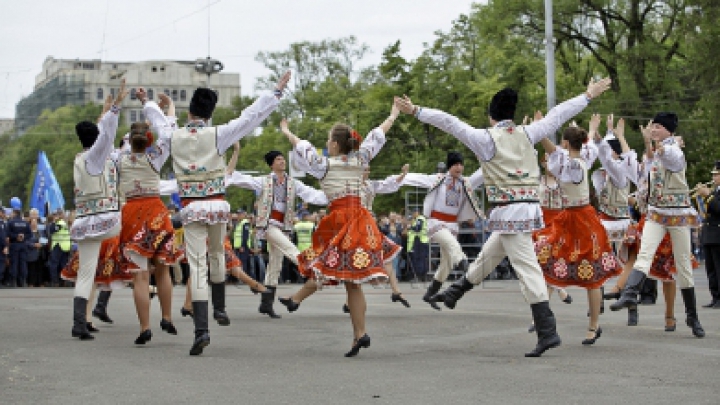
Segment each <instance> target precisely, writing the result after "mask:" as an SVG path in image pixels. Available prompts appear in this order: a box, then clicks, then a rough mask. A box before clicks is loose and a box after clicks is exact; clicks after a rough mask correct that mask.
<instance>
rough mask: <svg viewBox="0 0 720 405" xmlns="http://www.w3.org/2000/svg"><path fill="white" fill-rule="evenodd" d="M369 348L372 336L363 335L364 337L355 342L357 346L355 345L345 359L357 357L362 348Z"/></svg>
mask: <svg viewBox="0 0 720 405" xmlns="http://www.w3.org/2000/svg"><path fill="white" fill-rule="evenodd" d="M361 347H364V348H368V347H370V336H368V334H367V333H366V334H364V335H362V337H361V338H360V339H358V340H356V341H355V344H354V345H353V347H352V349H350V351H349V352H347V353H345V357H355V356H357V354H358V353H359V352H360V348H361Z"/></svg>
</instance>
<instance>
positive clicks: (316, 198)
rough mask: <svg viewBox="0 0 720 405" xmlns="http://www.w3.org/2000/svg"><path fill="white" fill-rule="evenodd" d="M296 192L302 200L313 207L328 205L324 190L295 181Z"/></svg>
mask: <svg viewBox="0 0 720 405" xmlns="http://www.w3.org/2000/svg"><path fill="white" fill-rule="evenodd" d="M295 192H296V193H297V196H298V197H300V199H301V200H303V201H305V202H306V203H308V204H313V205H328V204H329V201H328V198H327V196H326V195H325V193H323V192H322V190H318V189H315V188H312V187H310V186H308V185H307V184H305V183H303V182H302V181H300V180H295Z"/></svg>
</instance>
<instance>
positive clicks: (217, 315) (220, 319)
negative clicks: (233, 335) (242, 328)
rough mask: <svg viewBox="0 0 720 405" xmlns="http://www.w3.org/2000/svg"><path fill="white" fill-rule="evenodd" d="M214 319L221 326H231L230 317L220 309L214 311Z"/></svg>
mask: <svg viewBox="0 0 720 405" xmlns="http://www.w3.org/2000/svg"><path fill="white" fill-rule="evenodd" d="M213 319H215V320H216V321H217V323H218V325H220V326H228V325H230V317H228V315H227V313H226V312H225V311H221V310H219V309H214V310H213Z"/></svg>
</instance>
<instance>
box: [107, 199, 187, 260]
mask: <svg viewBox="0 0 720 405" xmlns="http://www.w3.org/2000/svg"><path fill="white" fill-rule="evenodd" d="M120 247H121V252H122V256H123V265H124V266H127V268H128V269H129V270H130V271H138V270H139V267H138V266H137V265H136V264H135V263H133V262H132V260H131V259H130V257H131V256H130V254H131V253H135V254H138V255H140V256H142V257H146V258H148V259H150V258H155V259H156V260H157V261H159V262H160V263H163V264H168V265H170V264H174V263H176V262H177V261H178V260H180V259H181V258H182V257H183V256H184V253H183V251H182V250H181V249H179V248H178V247H177V246H176V245H175V230H174V229H173V226H172V221H171V220H170V212H169V211H168V210H167V208H165V204H163V202H162V200H161V199H160V198H159V197H148V198H135V199H131V200H129V201H128V202H127V203H126V204H125V205H124V206H123V209H122V231H121V232H120Z"/></svg>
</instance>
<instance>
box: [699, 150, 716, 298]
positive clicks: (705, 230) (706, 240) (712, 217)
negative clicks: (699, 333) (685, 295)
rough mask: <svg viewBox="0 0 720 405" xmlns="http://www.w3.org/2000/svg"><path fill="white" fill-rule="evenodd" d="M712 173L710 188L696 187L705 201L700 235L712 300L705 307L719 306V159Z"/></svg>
mask: <svg viewBox="0 0 720 405" xmlns="http://www.w3.org/2000/svg"><path fill="white" fill-rule="evenodd" d="M710 173H712V188H710V187H706V186H705V185H703V186H701V187H699V188H698V190H697V193H698V195H701V196H702V197H703V202H704V203H705V219H704V221H703V224H702V233H701V235H700V238H701V243H702V245H703V249H705V271H706V272H707V278H708V287H709V288H710V295H712V300H711V301H710V303H709V304H707V305H703V307H705V308H715V309H717V308H720V277H718V276H720V272H719V271H718V268H719V267H720V160H718V161H717V162H715V167H714V168H713V169H712V171H711V172H710Z"/></svg>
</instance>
